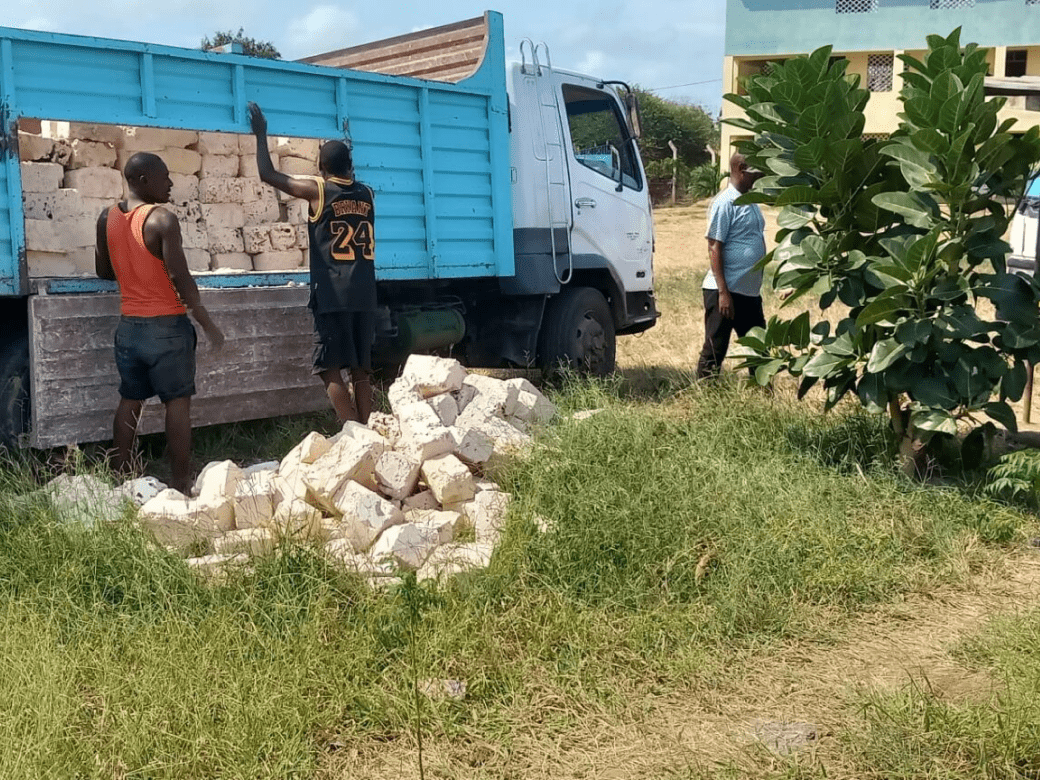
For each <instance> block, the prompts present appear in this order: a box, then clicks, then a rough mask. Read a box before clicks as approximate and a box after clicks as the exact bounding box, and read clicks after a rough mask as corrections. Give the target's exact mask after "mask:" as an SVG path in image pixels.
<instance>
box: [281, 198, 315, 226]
mask: <svg viewBox="0 0 1040 780" xmlns="http://www.w3.org/2000/svg"><path fill="white" fill-rule="evenodd" d="M285 208H286V214H287V217H288V220H287V221H288V222H289V223H290V224H292V225H303V226H304V227H306V225H307V224H308V223H309V222H310V213H309V210H310V204H309V203H308V202H307V201H305V200H300V199H299V198H293V199H292V200H289V201H287V202H286V204H285Z"/></svg>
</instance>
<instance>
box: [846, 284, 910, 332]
mask: <svg viewBox="0 0 1040 780" xmlns="http://www.w3.org/2000/svg"><path fill="white" fill-rule="evenodd" d="M906 293H907V288H906V287H904V286H903V285H898V286H895V287H889V288H888V289H887V290H885V291H884V292H882V293H881V295H879V296H878V297H877V298H875V299H874V300H873V301H871V302H870V303H868V304H867V305H866V306H864V307H863V310H862V311H861V312H860V313H859V316H858V317H856V327H857V328H865V327H866V326H867V325H873V324H875V323H877V322H886V321H890V322H892V323H893V324H894V323H895V317H896V316H897V315H898V314H899V313H900V312H905V311H906V310H907V309H908V308H909V307H910V305H911V303H912V301H911V299H910V297H909V296H908V295H907V294H906Z"/></svg>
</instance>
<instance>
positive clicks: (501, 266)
mask: <svg viewBox="0 0 1040 780" xmlns="http://www.w3.org/2000/svg"><path fill="white" fill-rule="evenodd" d="M485 21H486V26H487V35H486V50H485V52H484V57H483V60H482V62H481V64H480V66H479V68H478V69H477V70H476V72H475V73H474V74H473V75H472V76H470V77H469V78H466V79H464V80H462V81H460V82H458V83H455V84H451V83H444V82H437V81H427V80H423V79H418V78H411V77H407V76H387V75H382V74H379V73H370V72H362V71H356V70H344V69H340V68H330V67H323V66H316V65H307V64H302V63H297V62H283V61H279V60H263V59H257V58H252V57H246V56H242V55H236V54H215V53H208V52H202V51H197V50H193V49H180V48H174V47H169V46H157V45H152V44H145V43H137V42H131V41H119V40H110V39H104V38H90V37H83V36H74V35H59V34H52V33H42V32H33V31H27V30H18V29H12V28H4V27H0V121H2V134H0V295H2V296H21V295H26V294H28V293H29V292H30V289H29V281H28V279H27V275H26V268H25V262H24V257H25V253H24V229H23V216H22V205H21V197H22V193H21V184H20V167H19V160H18V154H17V151H16V149H15V146H16V142H15V139H16V127H17V120H18V119H19V118H21V117H31V118H35V119H44V120H65V121H75V122H85V123H107V124H121V125H137V126H144V127H169V128H179V129H191V130H206V131H218V132H235V133H247V132H249V127H248V119H247V113H246V102H247V101H250V100H252V101H256V102H257V103H259V104H260V105H261V106H263V108H264V112H265V114H266V115H267V117H268V123H269V132H270V134H271V135H273V136H299V137H309V138H326V139H327V138H343V137H344V135H345V131H347V130H348V129H349V136H350V138H351V139H352V141H353V144H354V158H355V161H356V164H357V171H358V178H360V179H361V180H363V181H365V182H366V183H368V184H370V185H371V186H372V187H373V189H374V190H375V192H376V198H377V200H376V203H377V214H378V220H379V227H378V239H377V240H378V244H377V252H376V274H377V277H378V278H379V279H380V280H382V281H390V280H430V279H451V278H463V277H482V276H484V277H492V276H512V275H513V232H512V209H511V202H510V181H509V178H510V164H509V137H508V136H509V124H508V123H509V119H508V98H507V95H506V81H505V78H506V77H505V47H504V42H503V29H502V17H501V15H499V14H497V13H494V12H488V13H487V14H486V15H485ZM303 278H305V274H303V273H301V274H285V273H280V274H272V275H266V274H250V275H245V276H242V275H234V276H232V275H227V276H222V275H210V276H208V277H205V278H204V280H200V284H201V286H205V287H215V288H220V287H241V286H243V285H246V284H248V285H257V286H265V285H269V284H284V283H285V282H286V281H287V280H288V281H292V280H294V279H295V280H302V279H303ZM107 289H110V285H108V284H107V283H104V282H101V281H100V280H90V279H69V280H60V281H55V282H53V283H52V284H51V285H49V291H50V292H52V293H54V292H92V291H100V290H107Z"/></svg>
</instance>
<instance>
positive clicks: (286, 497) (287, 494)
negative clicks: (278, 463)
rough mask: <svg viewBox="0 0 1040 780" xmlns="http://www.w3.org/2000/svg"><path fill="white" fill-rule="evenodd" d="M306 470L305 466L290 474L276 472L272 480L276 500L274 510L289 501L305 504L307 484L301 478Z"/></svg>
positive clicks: (280, 471)
mask: <svg viewBox="0 0 1040 780" xmlns="http://www.w3.org/2000/svg"><path fill="white" fill-rule="evenodd" d="M307 468H308V467H307V466H300V467H299V468H298V469H297V470H295V471H290V472H283V471H282V470H281V469H279V470H278V474H277V475H276V476H275V477H274V479H273V480H272V482H273V484H274V487H275V491H276V500H275V502H274V504H275V508H276V509H277V508H278V507H279V506H281V505H282V504H285V503H289V502H290V501H296V500H298V501H304V502H306V500H307V483H306V482H305V481H304V479H303V476H304V474H305V473H306V472H307Z"/></svg>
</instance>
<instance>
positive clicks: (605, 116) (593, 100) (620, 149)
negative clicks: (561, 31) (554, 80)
mask: <svg viewBox="0 0 1040 780" xmlns="http://www.w3.org/2000/svg"><path fill="white" fill-rule="evenodd" d="M563 99H564V103H565V104H566V108H567V123H568V125H569V126H570V131H571V144H572V146H573V152H574V159H575V160H577V161H578V162H579V163H581V164H582V165H584V166H585V167H586V168H591V169H592V170H594V171H596V172H597V173H600V174H602V175H603V176H606V177H607V178H608V179H611V180H612V181H615V182H620V183H621V184H623V185H624V186H626V187H629V188H631V189H633V190H640V189H642V187H643V183H642V181H641V179H640V176H639V166H638V165H637V164H636V160H635V156H634V155H633V153H632V143H633V142H632V141H631V140H630V139H629V137H628V132H627V131H626V130H625V125H624V123H623V121H622V119H621V114H620V113H619V111H618V106H617V102H616V101H615V100H613V98H612V97H611V96H610V95H609V94H607V93H604V92H602V91H600V90H594V89H588V88H586V87H576V86H572V85H569V84H565V85H563Z"/></svg>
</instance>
